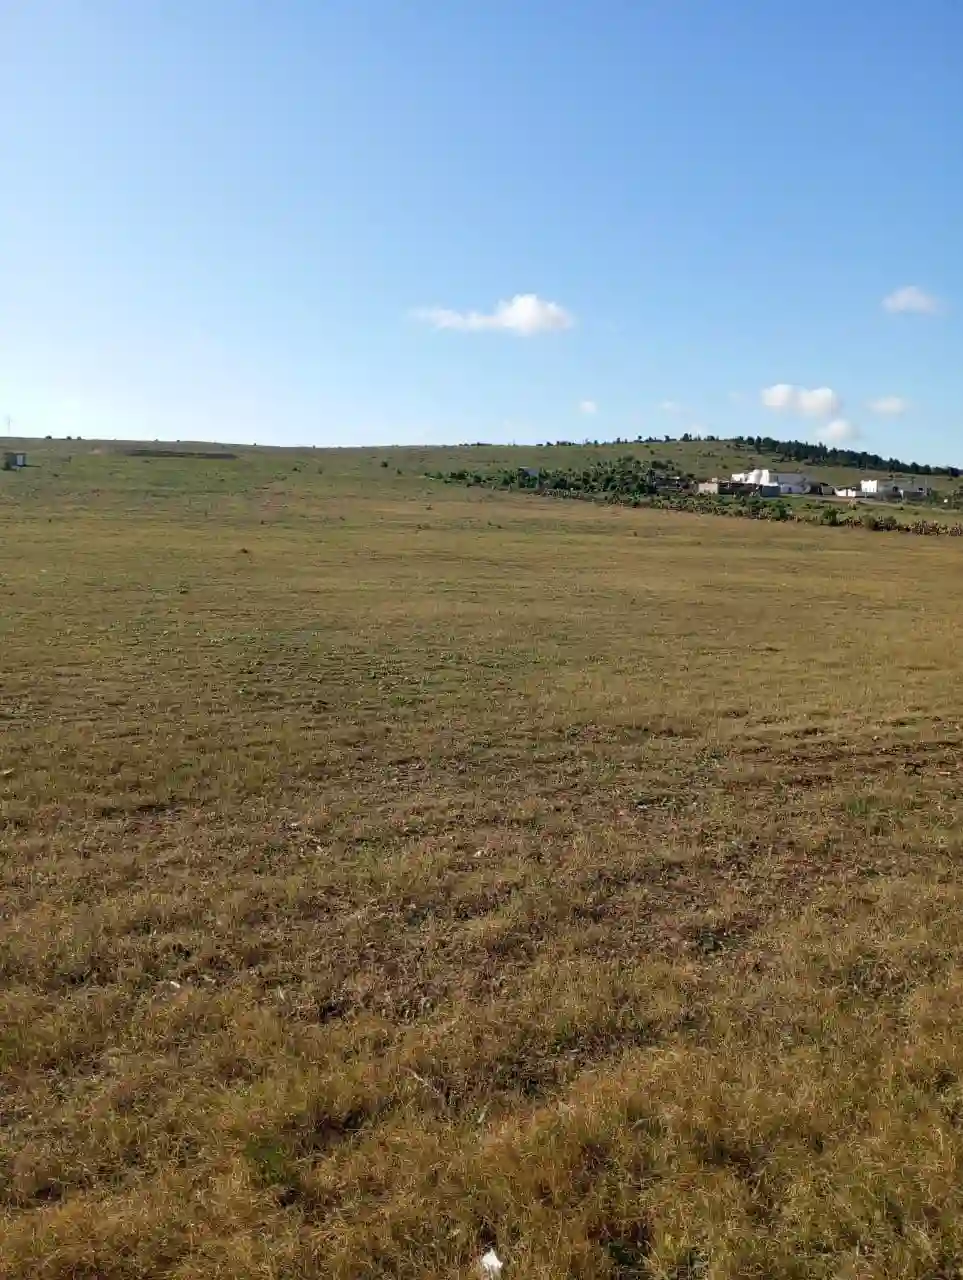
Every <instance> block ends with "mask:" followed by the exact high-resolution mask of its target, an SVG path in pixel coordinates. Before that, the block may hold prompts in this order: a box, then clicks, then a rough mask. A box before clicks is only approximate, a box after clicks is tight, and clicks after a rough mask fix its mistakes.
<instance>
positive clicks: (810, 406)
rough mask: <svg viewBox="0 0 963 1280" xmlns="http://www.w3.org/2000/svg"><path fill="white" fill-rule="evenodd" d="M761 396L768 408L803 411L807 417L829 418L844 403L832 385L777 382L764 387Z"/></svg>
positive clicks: (782, 411)
mask: <svg viewBox="0 0 963 1280" xmlns="http://www.w3.org/2000/svg"><path fill="white" fill-rule="evenodd" d="M759 398H760V399H761V400H762V403H763V404H764V405H765V406H766V408H767V409H775V410H777V411H778V412H780V413H801V414H804V415H805V416H806V417H807V418H828V417H829V416H830V415H831V414H834V413H838V412H839V406H840V404H841V403H842V402H841V400H840V398H839V396H838V395H837V394H836V392H835V391H834V390H833V389H832V387H814V388H813V389H812V390H809V389H808V388H806V387H794V386H793V385H792V383H789V382H777V383H775V384H774V385H773V386H771V387H763V389H762V391H760V393H759Z"/></svg>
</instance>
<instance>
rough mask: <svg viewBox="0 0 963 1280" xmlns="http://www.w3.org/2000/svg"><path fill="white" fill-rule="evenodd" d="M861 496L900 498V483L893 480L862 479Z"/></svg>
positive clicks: (860, 484) (860, 485) (860, 483)
mask: <svg viewBox="0 0 963 1280" xmlns="http://www.w3.org/2000/svg"><path fill="white" fill-rule="evenodd" d="M859 491H860V496H861V497H863V498H883V499H890V498H897V499H898V498H900V497H901V496H902V495H901V494H900V491H899V485H898V484H895V483H894V482H893V481H892V480H860V482H859Z"/></svg>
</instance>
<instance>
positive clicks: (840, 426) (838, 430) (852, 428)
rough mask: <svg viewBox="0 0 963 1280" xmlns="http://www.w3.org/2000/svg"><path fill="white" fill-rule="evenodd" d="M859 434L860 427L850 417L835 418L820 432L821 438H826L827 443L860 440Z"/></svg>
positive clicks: (844, 442)
mask: <svg viewBox="0 0 963 1280" xmlns="http://www.w3.org/2000/svg"><path fill="white" fill-rule="evenodd" d="M859 436H860V431H859V427H857V426H856V425H855V423H852V422H850V421H849V419H848V418H834V419H833V421H832V422H827V423H826V425H825V427H823V428H822V430H821V431H820V433H819V438H820V440H824V441H825V442H826V444H849V442H850V441H852V440H858V439H859Z"/></svg>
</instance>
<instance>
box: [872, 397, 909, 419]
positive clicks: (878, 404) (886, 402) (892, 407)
mask: <svg viewBox="0 0 963 1280" xmlns="http://www.w3.org/2000/svg"><path fill="white" fill-rule="evenodd" d="M869 407H870V409H872V411H873V413H882V414H885V415H886V416H887V417H890V418H895V417H898V416H899V414H901V413H905V412H906V410H907V409H908V408H909V407H910V406H909V401H908V400H904V399H903V397H902V396H878V397H877V398H876V399H875V400H870V402H869Z"/></svg>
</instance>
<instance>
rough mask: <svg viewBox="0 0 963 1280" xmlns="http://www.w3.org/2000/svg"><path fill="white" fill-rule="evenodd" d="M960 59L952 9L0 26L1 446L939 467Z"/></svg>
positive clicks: (954, 332) (92, 4)
mask: <svg viewBox="0 0 963 1280" xmlns="http://www.w3.org/2000/svg"><path fill="white" fill-rule="evenodd" d="M961 50H963V5H961V4H960V3H959V0H915V2H914V3H910V0H873V3H870V2H869V0H849V2H848V3H840V2H839V0H832V2H830V0H725V3H721V2H720V0H598V3H594V4H590V3H588V0H579V2H578V3H576V2H574V0H449V2H448V3H444V4H442V3H434V4H432V3H428V0H423V2H422V3H416V2H413V0H280V2H279V3H277V4H273V5H269V4H268V3H267V2H266V0H138V2H137V3H136V4H134V3H130V0H35V3H32V4H26V3H22V2H21V0H0V72H2V81H0V82H2V84H3V86H4V89H3V96H4V105H3V107H2V108H0V113H2V120H3V123H2V126H0V189H2V199H0V418H2V417H3V416H5V415H7V414H9V416H10V417H11V418H12V421H13V427H12V429H13V431H14V432H16V433H19V434H31V435H45V434H47V433H52V434H54V435H66V434H80V435H83V436H85V437H93V436H102V437H128V438H133V437H142V438H153V437H155V436H156V437H161V438H171V439H178V438H180V439H188V438H193V439H220V440H235V441H257V442H258V443H261V444H295V443H297V444H318V445H322V444H323V445H331V444H346V445H347V444H371V443H391V442H398V443H421V442H455V441H460V440H476V439H484V440H513V439H514V440H518V441H533V440H543V439H556V438H567V439H581V438H584V437H589V438H596V437H598V438H600V439H601V438H613V437H615V436H619V435H621V436H632V437H634V436H636V435H638V434H640V433H641V434H643V435H647V434H663V433H671V434H679V433H681V432H683V431H686V430H695V431H699V430H701V431H705V432H711V433H714V434H717V435H729V434H757V433H769V434H772V435H776V436H780V435H781V436H786V435H792V436H802V437H812V438H815V437H816V436H818V435H822V436H824V437H828V438H835V439H838V440H846V441H847V442H848V441H849V440H850V439H858V440H859V442H860V447H866V448H871V449H874V450H877V449H878V450H880V451H881V452H884V453H898V454H900V455H901V456H905V455H907V454H912V455H913V456H914V457H916V458H918V459H919V460H920V461H932V462H937V461H941V460H950V461H954V462H957V463H959V462H960V461H961V457H963V435H961V433H960V432H959V430H958V427H959V425H960V423H961V420H963V419H961V407H963V361H961V359H960V353H961V352H963V322H961V315H963V235H961V230H960V229H961V213H963V207H961V206H963V145H961V121H963V75H961V65H963V64H961ZM907 290H909V292H907ZM884 299H890V303H889V306H888V307H887V306H886V305H884ZM513 300H516V301H513ZM549 304H554V309H553V308H552V307H550V306H549ZM767 388H768V389H769V390H768V391H766V393H765V395H763V392H764V391H765V389H767ZM773 388H775V390H773ZM871 404H875V408H871V407H870V405H871ZM593 408H594V412H592V409H593Z"/></svg>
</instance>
